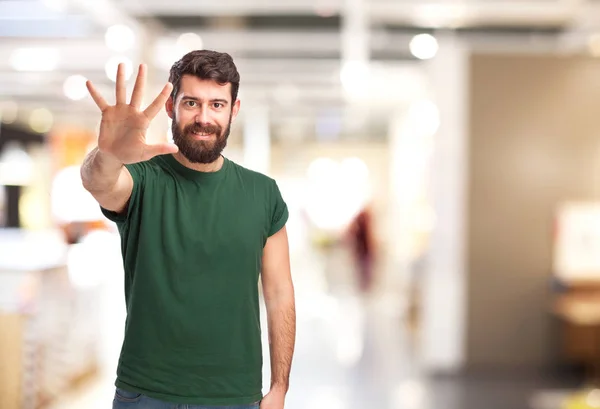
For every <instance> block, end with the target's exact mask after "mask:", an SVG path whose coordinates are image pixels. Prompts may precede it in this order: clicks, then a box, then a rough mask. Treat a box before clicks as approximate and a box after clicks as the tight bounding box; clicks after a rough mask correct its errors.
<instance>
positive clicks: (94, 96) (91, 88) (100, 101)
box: [85, 80, 108, 112]
mask: <svg viewBox="0 0 600 409" xmlns="http://www.w3.org/2000/svg"><path fill="white" fill-rule="evenodd" d="M85 86H86V87H87V90H88V92H89V93H90V95H91V97H92V99H93V100H94V102H95V103H96V105H97V106H98V108H100V111H102V112H104V110H105V109H106V108H108V103H107V102H106V100H105V99H104V98H102V95H100V93H99V92H98V90H97V89H96V87H94V84H92V81H90V80H88V81H86V82H85Z"/></svg>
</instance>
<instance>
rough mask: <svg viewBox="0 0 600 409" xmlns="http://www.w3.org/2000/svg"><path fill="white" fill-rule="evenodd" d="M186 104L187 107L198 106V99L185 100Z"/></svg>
mask: <svg viewBox="0 0 600 409" xmlns="http://www.w3.org/2000/svg"><path fill="white" fill-rule="evenodd" d="M184 104H185V106H187V107H190V108H193V107H195V106H196V101H185V102H184Z"/></svg>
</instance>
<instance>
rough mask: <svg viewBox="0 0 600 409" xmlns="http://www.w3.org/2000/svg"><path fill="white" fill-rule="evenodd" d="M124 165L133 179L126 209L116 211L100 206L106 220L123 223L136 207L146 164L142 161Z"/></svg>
mask: <svg viewBox="0 0 600 409" xmlns="http://www.w3.org/2000/svg"><path fill="white" fill-rule="evenodd" d="M125 167H126V168H127V170H128V171H129V173H130V174H131V178H132V179H133V190H132V191H131V197H130V198H129V202H128V204H127V209H125V211H123V212H121V213H117V212H113V211H112V210H108V209H105V208H103V207H102V206H100V210H101V211H102V214H103V215H104V216H105V217H106V218H107V219H108V220H110V221H112V222H115V223H117V224H121V223H125V222H126V221H127V220H128V219H129V217H130V216H131V214H132V213H133V212H135V211H136V209H137V208H138V206H139V203H140V197H141V191H142V190H143V189H142V187H143V183H144V179H145V176H146V173H145V170H146V166H145V165H144V163H143V162H139V163H132V164H129V165H125Z"/></svg>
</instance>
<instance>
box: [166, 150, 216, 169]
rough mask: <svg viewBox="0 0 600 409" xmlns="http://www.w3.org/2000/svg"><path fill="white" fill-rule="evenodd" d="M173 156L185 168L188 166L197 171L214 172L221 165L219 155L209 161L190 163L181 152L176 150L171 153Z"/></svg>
mask: <svg viewBox="0 0 600 409" xmlns="http://www.w3.org/2000/svg"><path fill="white" fill-rule="evenodd" d="M173 157H174V158H175V159H177V162H179V163H181V164H182V165H183V166H185V167H186V168H190V169H193V170H197V171H198V172H207V173H208V172H216V171H218V170H219V169H221V167H222V166H223V161H224V159H223V156H222V155H220V156H219V158H218V159H217V160H216V161H214V162H211V163H192V162H190V161H189V160H188V159H187V158H186V157H185V156H183V155H182V154H181V152H177V153H175V154H173Z"/></svg>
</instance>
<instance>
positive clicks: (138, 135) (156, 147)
mask: <svg viewBox="0 0 600 409" xmlns="http://www.w3.org/2000/svg"><path fill="white" fill-rule="evenodd" d="M146 70H147V68H146V65H144V64H141V65H140V67H139V71H138V75H137V78H136V80H135V86H134V88H133V93H132V95H131V101H130V102H129V104H127V101H126V89H125V66H124V64H119V68H118V69H117V82H116V87H115V89H116V104H115V105H108V104H107V102H106V100H105V99H104V98H103V97H102V95H100V93H99V92H98V91H97V90H96V88H95V87H94V85H93V84H92V83H91V81H87V82H86V86H87V89H88V91H89V93H90V95H91V96H92V98H93V99H94V102H96V105H98V108H100V111H102V122H101V123H100V134H99V135H98V149H99V150H100V151H101V152H103V153H107V154H110V155H112V156H114V157H115V158H116V159H118V160H119V161H120V162H122V163H124V164H129V163H136V162H143V161H146V160H148V159H151V158H153V157H154V156H157V155H164V154H167V153H175V152H177V146H176V145H174V144H172V143H158V144H148V143H147V142H146V132H147V130H148V127H149V126H150V122H151V121H152V119H154V117H155V116H156V115H157V114H158V113H159V112H160V110H161V109H162V107H163V106H164V105H165V103H166V102H167V99H168V98H169V95H170V94H171V90H172V88H173V85H172V84H171V83H167V84H166V85H165V86H164V88H163V90H162V91H161V93H160V94H159V95H158V96H157V97H156V98H155V99H154V101H153V102H152V103H151V104H150V105H149V106H148V107H147V108H146V109H145V110H144V111H141V110H140V105H141V104H142V99H143V97H144V88H145V85H146V84H145V83H146Z"/></svg>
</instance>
